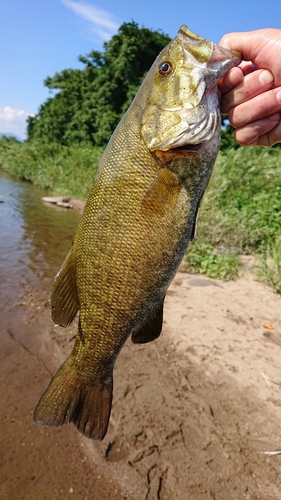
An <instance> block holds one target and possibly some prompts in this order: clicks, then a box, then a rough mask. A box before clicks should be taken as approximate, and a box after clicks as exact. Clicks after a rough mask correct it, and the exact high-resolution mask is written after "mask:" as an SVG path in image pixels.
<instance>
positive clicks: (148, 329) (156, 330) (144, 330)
mask: <svg viewBox="0 0 281 500" xmlns="http://www.w3.org/2000/svg"><path fill="white" fill-rule="evenodd" d="M163 303H164V299H163V300H162V301H161V302H160V304H159V305H158V307H157V308H156V309H154V311H153V312H152V314H150V316H148V318H147V319H146V321H145V323H143V324H142V325H141V327H140V328H139V329H138V330H136V331H134V332H133V333H132V342H133V343H134V344H146V342H152V340H155V339H157V338H158V337H159V335H160V333H161V330H162V324H163Z"/></svg>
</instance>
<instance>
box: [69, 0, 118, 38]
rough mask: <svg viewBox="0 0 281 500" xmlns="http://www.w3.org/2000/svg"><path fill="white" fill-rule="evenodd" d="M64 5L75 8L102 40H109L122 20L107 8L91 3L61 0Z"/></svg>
mask: <svg viewBox="0 0 281 500" xmlns="http://www.w3.org/2000/svg"><path fill="white" fill-rule="evenodd" d="M61 2H62V3H63V5H65V6H66V7H68V8H69V9H71V10H73V12H75V14H77V15H78V16H80V17H82V18H83V19H86V20H87V21H89V22H90V23H91V24H92V29H93V31H94V32H95V33H96V35H98V37H99V38H100V39H102V40H109V38H111V37H112V35H113V34H114V33H116V31H117V30H118V28H119V26H120V24H121V22H122V21H120V19H118V18H117V17H116V16H115V15H114V14H112V13H111V12H108V11H106V10H103V9H100V8H98V7H95V6H94V5H90V4H89V3H86V2H77V1H74V0H61Z"/></svg>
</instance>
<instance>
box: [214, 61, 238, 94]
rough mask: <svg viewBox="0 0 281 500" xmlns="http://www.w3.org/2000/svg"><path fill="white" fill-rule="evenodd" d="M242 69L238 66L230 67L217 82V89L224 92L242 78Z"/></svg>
mask: <svg viewBox="0 0 281 500" xmlns="http://www.w3.org/2000/svg"><path fill="white" fill-rule="evenodd" d="M243 76H244V75H243V71H242V69H240V68H239V67H236V68H232V69H231V70H230V71H229V72H228V73H227V74H226V75H225V76H224V78H222V79H221V81H220V82H219V89H220V91H221V93H222V94H226V93H227V92H229V91H230V90H232V89H233V88H234V87H236V86H237V85H238V84H239V83H240V82H241V81H242V80H243Z"/></svg>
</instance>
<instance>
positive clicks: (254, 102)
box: [228, 87, 281, 128]
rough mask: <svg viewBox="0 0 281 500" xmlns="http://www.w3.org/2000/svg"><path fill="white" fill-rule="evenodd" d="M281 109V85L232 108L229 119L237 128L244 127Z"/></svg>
mask: <svg viewBox="0 0 281 500" xmlns="http://www.w3.org/2000/svg"><path fill="white" fill-rule="evenodd" d="M280 109H281V87H279V88H277V89H271V90H269V91H268V92H263V93H262V94H260V95H257V96H255V97H253V98H252V99H250V100H248V101H245V102H243V103H241V104H239V105H237V106H234V107H232V108H231V109H230V111H229V113H228V119H229V121H230V123H231V125H233V127H235V128H241V127H244V125H247V124H248V123H251V122H255V121H257V120H260V119H262V118H265V117H267V116H270V115H273V114H274V113H275V112H276V111H279V110H280Z"/></svg>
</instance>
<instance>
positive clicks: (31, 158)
mask: <svg viewBox="0 0 281 500" xmlns="http://www.w3.org/2000/svg"><path fill="white" fill-rule="evenodd" d="M101 155H102V149H101V148H93V147H91V146H90V147H89V146H88V147H86V146H85V147H68V146H61V145H60V144H58V143H50V144H48V143H42V142H39V141H32V142H25V143H21V142H18V141H16V140H14V139H10V138H7V137H2V138H1V139H0V168H2V169H3V170H5V171H7V172H9V173H10V174H12V175H14V176H16V177H19V178H21V179H25V180H28V181H31V182H33V184H35V185H37V186H40V187H41V188H43V189H48V190H49V191H50V192H52V193H55V194H63V195H67V196H72V197H77V198H81V199H86V198H87V196H88V193H89V190H90V188H91V186H92V184H93V180H94V177H95V175H96V171H97V167H98V164H99V160H100V158H101Z"/></svg>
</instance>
